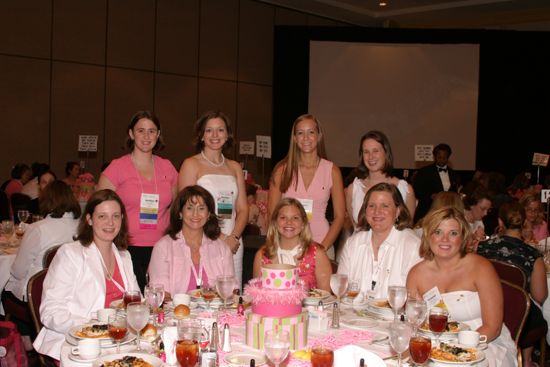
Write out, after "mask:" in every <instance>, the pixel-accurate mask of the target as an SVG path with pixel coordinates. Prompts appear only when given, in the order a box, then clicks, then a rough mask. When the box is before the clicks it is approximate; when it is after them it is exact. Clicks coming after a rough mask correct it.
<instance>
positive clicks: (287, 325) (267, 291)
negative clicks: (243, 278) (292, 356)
mask: <svg viewBox="0 0 550 367" xmlns="http://www.w3.org/2000/svg"><path fill="white" fill-rule="evenodd" d="M245 294H246V295H248V296H250V297H251V299H252V308H251V312H248V313H247V314H246V330H245V331H246V343H247V344H248V345H250V346H252V347H254V348H258V349H262V348H263V335H264V334H265V332H266V331H267V330H271V329H274V328H278V327H281V328H282V329H283V330H287V331H288V332H289V334H290V348H291V349H302V348H304V347H305V346H306V344H307V321H308V316H307V315H308V313H307V311H305V312H302V301H303V300H304V298H305V297H306V295H307V292H306V291H305V289H304V288H303V287H302V285H301V284H300V282H299V281H298V271H297V269H296V267H295V266H291V265H286V264H266V265H263V267H262V274H261V277H260V278H254V279H252V280H250V281H249V282H248V285H246V286H245Z"/></svg>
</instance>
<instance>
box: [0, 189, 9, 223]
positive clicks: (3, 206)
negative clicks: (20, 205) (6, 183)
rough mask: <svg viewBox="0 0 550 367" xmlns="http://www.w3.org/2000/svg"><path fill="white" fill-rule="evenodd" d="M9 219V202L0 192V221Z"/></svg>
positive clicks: (4, 194) (2, 192)
mask: <svg viewBox="0 0 550 367" xmlns="http://www.w3.org/2000/svg"><path fill="white" fill-rule="evenodd" d="M7 219H10V202H9V201H8V196H7V195H6V193H5V192H4V191H0V220H7Z"/></svg>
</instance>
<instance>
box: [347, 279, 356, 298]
mask: <svg viewBox="0 0 550 367" xmlns="http://www.w3.org/2000/svg"><path fill="white" fill-rule="evenodd" d="M358 294H359V282H358V281H356V280H350V281H349V284H348V293H347V295H346V296H347V297H348V298H349V299H350V300H351V301H353V300H354V299H355V297H357V295H358Z"/></svg>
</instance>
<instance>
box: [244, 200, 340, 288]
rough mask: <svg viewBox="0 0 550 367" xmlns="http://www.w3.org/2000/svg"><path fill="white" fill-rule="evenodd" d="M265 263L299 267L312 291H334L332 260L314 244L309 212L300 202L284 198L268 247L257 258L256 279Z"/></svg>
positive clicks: (274, 217)
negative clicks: (331, 281)
mask: <svg viewBox="0 0 550 367" xmlns="http://www.w3.org/2000/svg"><path fill="white" fill-rule="evenodd" d="M264 264H289V265H295V266H296V267H297V268H298V275H299V277H300V279H302V280H303V281H304V282H305V284H306V286H307V287H308V288H319V289H324V290H326V291H328V292H330V275H331V274H332V269H331V265H330V260H329V259H328V257H327V255H326V253H325V251H323V250H322V248H321V246H320V245H318V244H317V243H315V242H313V241H312V238H311V231H310V229H309V226H308V220H307V215H306V212H305V210H304V208H303V207H302V205H301V204H300V202H299V201H298V200H296V199H293V198H284V199H282V200H281V201H279V204H277V206H276V207H275V209H274V211H273V214H272V215H271V221H270V223H269V229H268V230H267V241H266V244H265V245H264V246H262V247H261V248H260V249H259V250H258V252H256V257H255V258H254V270H253V275H254V277H255V278H258V277H260V276H261V268H262V265H264Z"/></svg>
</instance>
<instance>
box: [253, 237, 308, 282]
mask: <svg viewBox="0 0 550 367" xmlns="http://www.w3.org/2000/svg"><path fill="white" fill-rule="evenodd" d="M316 255H317V246H316V245H315V244H314V243H312V244H311V245H310V246H309V249H308V251H307V252H306V254H305V255H304V257H303V258H302V259H301V260H298V262H297V264H296V267H297V268H298V276H299V277H300V279H302V280H303V281H304V282H305V283H306V286H307V287H309V288H317V278H316V277H315V264H316V263H315V256H316ZM265 264H273V261H272V260H271V259H270V258H268V257H267V256H266V255H265V251H263V250H262V265H265Z"/></svg>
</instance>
